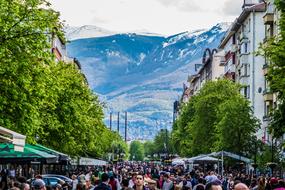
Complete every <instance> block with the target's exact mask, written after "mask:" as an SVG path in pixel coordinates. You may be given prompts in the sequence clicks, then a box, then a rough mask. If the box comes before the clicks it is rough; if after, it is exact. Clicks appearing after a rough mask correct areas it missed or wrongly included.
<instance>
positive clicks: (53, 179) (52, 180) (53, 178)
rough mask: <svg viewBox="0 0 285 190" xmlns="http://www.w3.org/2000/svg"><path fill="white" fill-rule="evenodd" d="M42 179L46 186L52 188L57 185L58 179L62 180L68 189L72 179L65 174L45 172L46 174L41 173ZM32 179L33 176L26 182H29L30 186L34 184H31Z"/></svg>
mask: <svg viewBox="0 0 285 190" xmlns="http://www.w3.org/2000/svg"><path fill="white" fill-rule="evenodd" d="M42 179H43V181H44V182H45V184H46V186H51V187H52V188H55V187H56V186H57V185H58V183H59V181H62V182H64V183H65V184H67V186H66V187H68V189H71V187H72V180H71V179H70V178H68V177H65V176H61V175H53V174H47V175H42ZM34 181H35V178H33V179H29V180H28V182H29V183H30V184H31V187H33V186H34V184H33V183H34Z"/></svg>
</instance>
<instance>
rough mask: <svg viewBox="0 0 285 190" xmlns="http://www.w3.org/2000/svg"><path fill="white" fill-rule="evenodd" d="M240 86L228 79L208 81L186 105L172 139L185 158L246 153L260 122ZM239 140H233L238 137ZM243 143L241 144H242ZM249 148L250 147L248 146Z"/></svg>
mask: <svg viewBox="0 0 285 190" xmlns="http://www.w3.org/2000/svg"><path fill="white" fill-rule="evenodd" d="M239 92H240V86H239V85H237V84H235V83H233V82H231V81H229V80H218V81H209V82H207V83H205V85H204V86H203V88H202V89H201V90H200V92H199V93H198V94H197V95H195V96H194V97H191V99H190V101H189V102H188V103H187V104H186V105H184V107H183V109H182V114H181V115H180V116H179V118H178V120H177V121H176V123H175V125H177V126H175V128H174V130H173V132H172V133H173V135H172V136H173V140H174V143H177V144H176V145H178V146H180V147H181V146H184V147H182V148H179V149H178V150H179V151H178V153H179V154H182V155H183V156H184V155H185V156H196V155H198V154H205V153H209V152H211V151H214V150H217V151H219V150H228V151H233V152H236V153H244V154H245V153H247V152H248V151H249V150H246V149H244V147H242V146H240V145H245V144H246V145H247V144H249V142H250V141H251V139H252V136H253V135H254V133H255V131H256V129H257V127H258V126H259V123H258V120H257V119H256V118H255V117H254V116H253V114H252V111H251V108H250V106H249V102H248V100H246V99H245V98H244V97H242V96H241V95H240V93H239ZM235 136H236V138H233V137H235ZM239 143H240V144H239ZM245 147H247V146H245Z"/></svg>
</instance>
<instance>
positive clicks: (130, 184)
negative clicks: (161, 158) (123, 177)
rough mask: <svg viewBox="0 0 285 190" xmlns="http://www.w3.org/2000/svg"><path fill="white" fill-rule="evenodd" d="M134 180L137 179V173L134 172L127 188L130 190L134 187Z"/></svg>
mask: <svg viewBox="0 0 285 190" xmlns="http://www.w3.org/2000/svg"><path fill="white" fill-rule="evenodd" d="M136 178H137V173H136V172H134V173H132V178H131V179H130V181H129V187H130V188H133V187H134V186H135V184H136Z"/></svg>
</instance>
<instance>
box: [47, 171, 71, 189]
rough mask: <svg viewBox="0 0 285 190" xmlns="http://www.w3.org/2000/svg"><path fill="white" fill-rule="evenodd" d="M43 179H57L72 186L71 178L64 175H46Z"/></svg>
mask: <svg viewBox="0 0 285 190" xmlns="http://www.w3.org/2000/svg"><path fill="white" fill-rule="evenodd" d="M42 177H56V178H59V179H61V180H63V181H65V183H67V184H68V185H71V186H72V179H70V178H69V177H66V176H64V175H57V174H44V175H42Z"/></svg>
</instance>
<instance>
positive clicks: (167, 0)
mask: <svg viewBox="0 0 285 190" xmlns="http://www.w3.org/2000/svg"><path fill="white" fill-rule="evenodd" d="M157 1H158V2H160V3H161V4H162V5H164V6H173V7H176V8H178V9H179V10H181V11H186V12H188V11H191V12H194V11H195V12H196V11H201V10H202V9H201V7H199V6H198V5H197V4H196V3H195V2H194V1H193V0H157Z"/></svg>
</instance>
